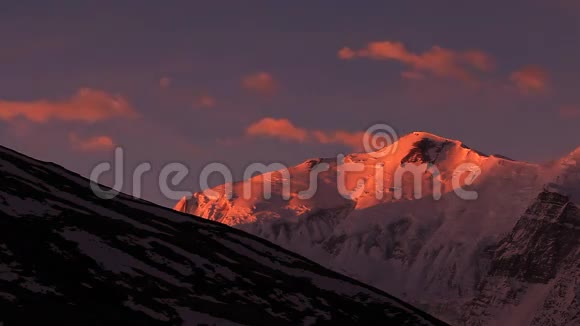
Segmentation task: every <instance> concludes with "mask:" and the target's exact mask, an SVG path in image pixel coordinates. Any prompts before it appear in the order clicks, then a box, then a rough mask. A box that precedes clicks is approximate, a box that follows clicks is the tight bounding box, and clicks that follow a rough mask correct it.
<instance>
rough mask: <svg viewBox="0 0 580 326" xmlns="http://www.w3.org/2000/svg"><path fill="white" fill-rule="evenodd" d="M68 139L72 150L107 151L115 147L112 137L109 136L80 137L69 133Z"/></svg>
mask: <svg viewBox="0 0 580 326" xmlns="http://www.w3.org/2000/svg"><path fill="white" fill-rule="evenodd" d="M68 140H69V143H70V144H71V147H72V148H73V149H74V150H76V151H81V152H95V151H107V150H111V149H113V147H115V143H114V141H113V139H112V138H111V137H109V136H94V137H87V138H82V137H80V136H79V135H77V134H76V133H70V134H69V135H68Z"/></svg>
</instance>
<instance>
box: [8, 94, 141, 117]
mask: <svg viewBox="0 0 580 326" xmlns="http://www.w3.org/2000/svg"><path fill="white" fill-rule="evenodd" d="M136 116H137V113H136V111H135V110H134V109H133V107H132V106H131V105H130V104H129V102H128V101H127V100H126V99H125V98H124V97H122V96H119V95H111V94H108V93H106V92H103V91H100V90H96V89H91V88H81V89H79V90H78V91H77V92H76V93H75V94H74V95H73V96H71V97H70V98H69V99H66V100H34V101H6V100H0V120H6V121H11V120H14V119H17V118H24V119H26V120H29V121H31V122H34V123H46V122H48V121H51V120H61V121H76V122H84V123H94V122H99V121H104V120H108V119H112V118H133V117H136Z"/></svg>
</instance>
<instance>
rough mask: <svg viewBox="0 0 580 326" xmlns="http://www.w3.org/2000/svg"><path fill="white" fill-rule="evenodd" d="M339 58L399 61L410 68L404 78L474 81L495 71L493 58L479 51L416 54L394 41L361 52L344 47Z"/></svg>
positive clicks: (436, 48)
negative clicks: (431, 77) (424, 74)
mask: <svg viewBox="0 0 580 326" xmlns="http://www.w3.org/2000/svg"><path fill="white" fill-rule="evenodd" d="M338 57H339V58H340V59H342V60H352V59H355V58H368V59H372V60H390V61H397V62H400V63H402V64H403V65H405V66H406V67H407V70H408V71H407V72H405V74H404V75H403V76H404V77H405V76H419V75H422V74H423V73H430V74H432V75H435V76H437V77H447V78H454V79H459V80H466V81H473V80H475V79H476V77H475V75H476V73H478V72H479V73H485V72H490V71H492V70H493V69H494V68H495V63H494V59H493V58H492V57H491V56H490V55H489V54H487V53H485V52H483V51H480V50H467V51H455V50H451V49H446V48H442V47H439V46H433V47H431V48H430V49H429V50H427V51H425V52H423V53H413V52H411V51H410V50H408V49H407V47H406V46H405V45H404V44H403V43H401V42H392V41H378V42H371V43H368V44H367V46H366V47H364V48H362V49H359V50H353V49H351V48H349V47H344V48H342V49H341V50H339V51H338Z"/></svg>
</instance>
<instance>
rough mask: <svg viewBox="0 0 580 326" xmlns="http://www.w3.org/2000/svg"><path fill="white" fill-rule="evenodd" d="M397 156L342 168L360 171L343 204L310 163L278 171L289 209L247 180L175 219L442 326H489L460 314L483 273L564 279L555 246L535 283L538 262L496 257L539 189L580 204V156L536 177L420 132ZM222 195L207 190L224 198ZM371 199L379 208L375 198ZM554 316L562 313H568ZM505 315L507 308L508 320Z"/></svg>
mask: <svg viewBox="0 0 580 326" xmlns="http://www.w3.org/2000/svg"><path fill="white" fill-rule="evenodd" d="M396 145H397V146H396V148H397V150H396V151H394V152H391V153H390V154H388V155H384V156H381V155H370V154H368V153H363V154H351V155H347V156H346V158H345V160H344V161H345V162H354V163H361V164H363V165H364V169H363V170H361V171H357V172H349V173H347V174H346V177H345V185H346V189H348V190H349V191H350V192H351V194H350V196H341V195H340V194H338V192H337V188H338V183H339V177H340V176H341V171H340V164H341V163H340V162H338V163H337V162H334V161H333V160H331V159H316V160H309V161H306V162H304V163H302V164H300V165H297V166H295V167H292V168H289V169H288V171H284V172H288V174H289V175H290V176H291V179H290V184H291V196H290V199H289V200H284V199H283V198H282V196H281V189H282V186H283V183H284V180H286V178H287V177H285V176H284V173H281V172H280V171H279V172H275V173H267V174H263V175H258V176H256V177H254V178H252V179H250V180H248V181H247V182H249V183H250V184H251V185H252V186H253V189H254V192H252V195H251V196H249V198H243V196H241V194H242V193H243V184H244V182H239V183H234V184H233V185H232V189H233V193H234V194H235V195H234V196H233V198H231V199H230V198H227V197H226V196H223V195H221V196H215V197H208V196H207V195H206V194H204V193H197V194H195V195H194V196H193V197H192V198H186V199H184V200H182V202H181V207H176V209H179V210H180V211H183V212H187V213H190V214H194V215H198V216H202V217H204V218H207V219H210V220H215V221H219V222H222V223H226V224H228V225H232V226H235V227H236V228H239V229H242V230H245V231H248V232H250V233H252V234H255V235H258V236H260V237H263V238H265V239H268V240H270V241H272V242H274V243H277V244H279V245H281V246H282V247H285V248H287V249H290V250H293V251H296V252H298V253H300V254H302V255H304V256H306V257H309V258H311V259H313V260H314V261H316V262H319V263H320V264H322V265H324V266H327V267H329V268H331V269H334V270H336V271H339V272H341V273H345V274H347V275H350V276H352V277H354V278H356V279H358V280H361V281H363V282H365V283H368V284H372V285H373V286H376V287H378V288H380V289H382V290H385V291H387V292H389V293H393V294H395V295H396V296H398V297H401V298H403V299H404V300H407V301H409V302H411V303H413V304H414V305H416V306H418V307H421V308H422V309H425V310H426V311H428V312H430V313H432V314H434V315H436V316H438V317H439V318H441V319H444V320H445V321H447V322H450V323H451V324H458V325H459V324H462V323H472V324H481V325H483V324H486V325H497V321H496V320H494V319H493V315H490V316H491V317H490V318H488V319H484V320H483V321H478V320H477V318H475V317H473V318H471V317H467V316H468V314H467V315H466V313H465V311H466V309H475V307H476V306H477V305H476V304H474V300H476V299H477V298H479V296H480V295H481V293H482V289H483V288H484V287H485V286H484V285H482V284H483V283H484V282H488V280H489V277H490V276H489V275H490V273H494V271H495V272H496V273H506V270H507V269H511V270H513V271H514V272H513V273H516V272H515V271H517V273H520V274H522V275H535V276H534V277H536V278H539V279H542V278H543V279H546V278H547V277H549V276H550V275H553V274H551V273H554V270H559V269H558V268H561V265H558V264H561V263H562V261H561V260H560V259H561V258H562V257H563V256H564V253H565V252H567V251H566V250H572V249H569V248H568V247H566V246H563V247H560V246H559V245H554V246H555V247H546V248H544V250H550V252H553V253H554V256H553V258H551V259H553V261H551V264H552V267H551V269H549V270H546V271H545V272H546V273H548V274H546V275H543V276H542V274H541V273H539V272H537V271H536V269H538V268H539V267H540V266H543V264H544V263H547V261H546V262H544V261H536V260H534V259H536V258H533V257H528V258H525V257H519V258H518V257H512V258H509V259H508V257H507V256H506V257H504V259H502V260H498V258H497V257H498V250H506V252H507V250H508V249H507V248H504V247H502V246H504V245H503V242H502V241H505V238H506V236H508V235H509V234H512V233H513V230H514V228H515V227H516V226H517V224H518V222H519V220H520V217H521V216H522V214H523V213H524V212H525V211H526V209H527V207H528V206H530V204H531V203H534V202H535V201H536V198H537V196H538V194H540V193H543V191H544V188H545V185H546V184H547V183H549V182H554V183H555V184H557V187H558V188H560V189H561V190H562V192H564V193H566V194H569V195H570V199H571V200H572V201H576V202H578V200H580V191H578V190H580V150H577V151H575V152H573V153H572V154H570V155H568V156H566V157H564V158H562V159H560V160H556V161H554V162H551V163H549V164H542V165H540V164H530V163H526V162H518V161H513V160H510V159H507V158H505V157H503V156H499V155H485V154H483V153H481V152H478V151H475V150H473V149H471V148H469V147H467V146H465V145H464V144H462V143H461V142H460V141H456V140H451V139H446V138H443V137H439V136H436V135H432V134H428V133H422V132H416V133H411V134H409V135H407V136H405V137H402V138H401V139H400V140H399V141H398V143H397V144H396ZM389 150H390V148H386V149H385V150H383V151H385V152H389ZM373 154H380V152H377V153H373ZM325 162H328V163H329V165H330V168H329V170H328V171H326V172H322V173H320V174H319V175H318V177H317V180H318V191H317V192H316V195H315V196H314V197H312V198H308V199H302V198H301V197H300V196H299V193H300V191H302V190H304V189H305V188H307V186H308V180H309V174H310V171H311V170H312V169H313V167H315V166H317V165H320V164H321V163H325ZM466 164H467V165H466ZM408 167H423V168H422V169H419V170H418V172H417V173H415V175H413V173H412V172H407V173H405V174H403V175H402V177H401V176H400V175H399V177H400V179H399V180H401V182H400V184H399V185H397V183H396V180H397V173H398V171H399V170H400V168H408ZM462 167H463V168H462ZM377 170H382V171H383V172H384V174H383V175H382V177H381V178H380V182H379V181H378V179H377V178H376V177H375V176H376V171H377ZM409 170H410V171H412V170H413V169H409ZM477 171H479V172H480V174H479V175H478V177H477V178H476V179H475V180H471V182H467V181H466V180H467V179H468V176H469V174H470V173H474V172H477ZM455 178H456V179H457V180H459V181H458V182H457V184H454V181H453V180H454V179H455ZM264 180H271V181H272V182H273V184H272V189H273V191H272V192H273V194H272V196H271V198H270V199H265V198H264V196H263V192H262V190H261V186H262V185H263V183H264ZM361 181H362V184H361ZM381 183H382V184H381ZM437 185H439V186H440V188H439V189H440V193H441V197H440V198H438V199H437V198H436V197H437V196H435V195H436V190H437ZM457 185H459V186H462V187H463V188H464V189H465V190H468V191H476V192H477V198H476V199H474V200H465V199H464V198H461V197H460V196H459V195H458V194H457V193H456V190H457ZM225 188H226V187H225V186H220V187H216V188H214V189H213V190H215V191H216V192H217V193H220V194H223V193H224V189H225ZM417 188H419V189H420V190H419V191H417ZM377 189H380V191H379V193H380V194H381V195H382V196H376V194H377ZM397 192H399V196H397ZM417 192H419V195H420V196H417ZM570 207H571V206H570ZM530 209H535V208H533V207H532V208H530ZM550 225H551V224H550ZM550 225H540V224H538V225H537V227H538V230H537V235H535V236H536V237H538V239H541V240H543V241H549V240H548V239H544V238H543V237H547V236H548V235H547V234H549V232H552V231H551V230H549V229H546V230H544V228H547V227H551V226H550ZM546 232H547V233H546ZM500 243H501V244H500ZM502 248H503V249H502ZM538 250H539V249H538ZM538 259H539V258H538ZM558 266H560V267H558ZM573 268H574V269H576V270H577V267H574V266H573ZM528 269H529V270H528ZM501 271H503V272H501ZM506 276H510V275H509V274H507V275H506ZM530 277H531V276H530ZM531 278H533V277H531ZM529 281H530V282H531V281H532V280H531V279H530V280H529ZM525 282H528V281H525ZM558 304H562V305H564V306H566V307H568V305H567V303H566V302H561V303H558ZM510 307H511V306H510V305H509V304H506V306H505V309H507V311H509V309H510ZM567 309H568V308H567ZM569 309H572V310H573V306H570V308H569ZM546 311H548V310H546ZM474 313H475V312H474ZM547 313H549V312H547ZM554 314H556V313H555V312H554ZM552 317H553V316H552Z"/></svg>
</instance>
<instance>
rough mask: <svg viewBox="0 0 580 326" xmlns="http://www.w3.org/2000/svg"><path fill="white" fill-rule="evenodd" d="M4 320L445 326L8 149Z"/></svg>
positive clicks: (266, 247) (0, 235) (0, 265)
mask: <svg viewBox="0 0 580 326" xmlns="http://www.w3.org/2000/svg"><path fill="white" fill-rule="evenodd" d="M0 184H1V185H2V186H1V188H0V322H9V321H14V320H18V321H20V322H22V321H24V320H29V321H30V320H43V321H45V320H66V321H68V322H72V321H75V322H78V323H83V324H85V323H90V324H102V323H105V322H108V321H115V320H116V321H123V322H124V323H129V324H172V325H173V324H179V323H184V324H204V323H205V324H219V325H222V324H248V325H271V324H273V323H277V324H282V325H289V324H313V323H319V324H325V323H326V324H331V323H332V324H336V323H348V324H362V323H368V322H381V323H383V324H385V323H395V324H402V325H442V324H443V323H442V322H439V321H437V320H436V319H434V318H432V317H430V316H428V315H427V314H425V313H423V312H421V311H419V310H417V309H415V308H413V307H411V306H409V305H407V304H405V303H403V302H401V301H399V300H397V299H395V298H393V297H391V296H389V295H387V294H385V293H384V292H381V291H379V290H376V289H374V288H372V287H369V286H366V285H364V284H362V283H359V282H356V281H354V280H352V279H349V278H347V277H345V276H342V275H340V274H337V273H335V272H332V271H329V270H327V269H325V268H323V267H321V266H320V265H317V264H315V263H313V262H311V261H308V260H306V259H304V258H303V257H300V256H298V255H296V254H293V253H291V252H288V251H286V250H284V249H282V248H279V247H277V246H275V245H272V244H270V243H269V242H267V241H264V240H261V239H259V238H256V237H253V236H251V235H248V234H245V233H243V232H241V231H238V230H235V229H232V228H229V227H227V226H224V225H221V224H218V223H213V222H210V221H207V220H203V219H200V218H191V217H190V216H185V215H183V214H179V213H176V212H173V211H171V210H168V209H164V208H161V207H158V206H155V205H153V204H150V203H147V202H144V201H139V200H135V199H132V198H130V197H128V196H125V195H120V196H119V197H117V198H116V199H113V200H103V199H99V198H98V197H97V196H95V195H94V194H93V192H92V191H91V190H90V188H89V182H88V180H86V179H84V178H81V177H80V176H78V175H75V174H73V173H71V172H68V171H66V170H64V169H62V168H60V167H58V166H56V165H53V164H50V163H43V162H39V161H36V160H33V159H30V158H27V157H25V156H23V155H21V154H18V153H15V152H13V151H11V150H8V149H5V148H3V147H0Z"/></svg>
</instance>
